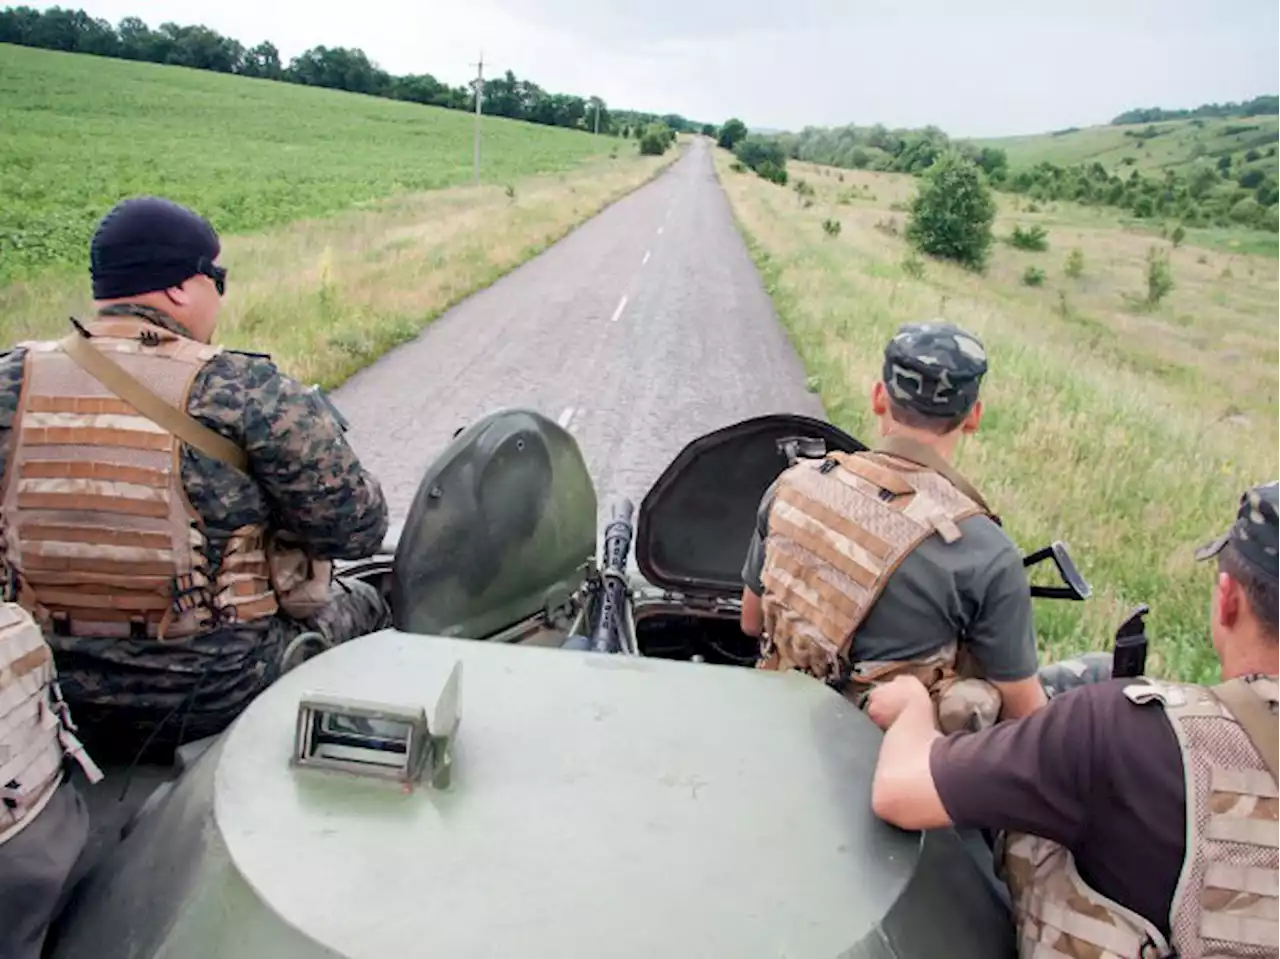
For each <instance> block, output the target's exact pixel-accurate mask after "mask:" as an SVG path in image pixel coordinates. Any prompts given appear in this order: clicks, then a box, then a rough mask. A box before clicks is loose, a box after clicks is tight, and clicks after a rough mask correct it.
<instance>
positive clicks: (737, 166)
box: [729, 160, 747, 173]
mask: <svg viewBox="0 0 1280 959" xmlns="http://www.w3.org/2000/svg"><path fill="white" fill-rule="evenodd" d="M729 169H730V170H732V171H733V172H734V173H746V172H747V165H746V164H745V163H743V162H742V161H741V160H734V161H733V162H732V163H730V164H729Z"/></svg>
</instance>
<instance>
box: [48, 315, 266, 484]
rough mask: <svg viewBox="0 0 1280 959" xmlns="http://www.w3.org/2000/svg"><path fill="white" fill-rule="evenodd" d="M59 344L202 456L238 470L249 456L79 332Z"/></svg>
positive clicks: (73, 357) (114, 389) (84, 367)
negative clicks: (169, 401)
mask: <svg viewBox="0 0 1280 959" xmlns="http://www.w3.org/2000/svg"><path fill="white" fill-rule="evenodd" d="M60 345H61V346H62V348H63V349H64V350H65V351H66V353H67V355H68V356H69V357H71V358H72V359H73V360H75V361H76V363H78V364H80V366H81V367H82V368H83V369H84V370H85V372H86V373H88V374H89V375H90V376H92V377H93V378H94V379H96V380H99V381H100V382H101V383H102V385H103V386H105V387H106V388H107V389H109V390H111V392H113V393H115V394H116V395H117V396H119V397H120V398H121V399H122V400H125V401H126V402H128V403H131V404H132V405H133V406H134V407H135V408H136V409H137V410H138V412H139V413H141V414H142V415H143V416H145V417H147V419H149V420H152V421H153V422H155V423H156V424H158V425H159V426H163V427H164V428H165V429H166V430H168V431H169V432H170V433H173V434H174V435H175V436H177V437H179V438H180V439H181V440H183V441H184V442H186V443H189V444H190V445H191V446H194V447H195V448H196V449H198V450H199V451H200V452H202V453H204V454H205V455H206V456H211V457H213V458H214V459H217V460H221V461H222V462H223V463H226V464H227V465H228V466H233V467H235V468H236V469H238V470H240V471H241V472H244V471H245V470H246V468H247V467H248V465H249V458H248V456H247V455H246V454H245V452H244V450H242V449H241V448H240V447H238V446H237V445H236V444H235V443H233V442H231V440H229V439H227V438H226V437H225V436H221V435H219V434H217V433H215V432H214V431H213V430H211V429H209V428H208V427H207V426H205V425H204V424H202V423H199V422H197V421H196V420H195V419H194V418H193V417H192V416H190V415H189V414H188V413H185V412H183V411H182V410H180V409H178V408H176V407H174V406H170V405H169V404H168V403H166V402H165V401H164V400H162V399H160V397H158V396H156V395H155V394H154V393H152V392H151V391H150V390H149V389H147V388H146V387H145V386H143V385H142V384H141V383H139V382H138V381H137V380H136V379H134V378H133V377H132V376H131V375H129V373H127V372H126V371H125V370H124V369H123V368H122V367H121V366H120V365H119V364H117V363H116V362H115V361H113V360H112V359H111V358H110V357H108V356H106V355H105V354H103V353H101V352H100V351H98V350H96V349H94V348H93V346H92V345H91V344H90V343H89V341H88V340H87V339H85V338H84V337H83V336H81V335H80V334H78V333H73V334H71V335H70V336H68V337H66V338H65V339H64V340H62V341H61V344H60Z"/></svg>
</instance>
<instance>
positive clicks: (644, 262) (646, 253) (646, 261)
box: [640, 250, 649, 266]
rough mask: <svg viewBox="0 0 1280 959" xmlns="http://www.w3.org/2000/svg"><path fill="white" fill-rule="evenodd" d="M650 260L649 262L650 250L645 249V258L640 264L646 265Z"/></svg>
mask: <svg viewBox="0 0 1280 959" xmlns="http://www.w3.org/2000/svg"><path fill="white" fill-rule="evenodd" d="M648 262H649V251H648V250H645V251H644V259H643V260H641V261H640V265H641V266H644V265H645V264H646V263H648Z"/></svg>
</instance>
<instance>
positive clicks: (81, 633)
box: [0, 196, 390, 778]
mask: <svg viewBox="0 0 1280 959" xmlns="http://www.w3.org/2000/svg"><path fill="white" fill-rule="evenodd" d="M221 252H222V248H221V244H220V242H219V239H218V234H217V232H216V231H215V230H214V228H213V226H212V225H211V224H210V223H209V222H208V221H207V220H206V219H205V218H203V217H202V216H200V215H199V214H197V213H195V212H193V211H191V210H189V209H187V208H186V207H184V206H181V205H179V204H177V203H174V202H172V201H170V200H166V199H161V198H158V197H150V196H146V197H134V198H130V199H126V200H124V201H123V202H121V203H119V204H117V205H116V206H115V207H114V208H113V209H112V210H111V211H110V212H108V213H107V214H106V216H105V217H104V218H103V219H102V221H101V223H100V224H99V225H98V228H97V231H96V232H95V233H94V235H93V239H92V242H91V244H90V249H89V259H90V275H91V278H92V282H93V298H94V304H95V306H96V308H97V313H96V316H95V317H94V318H93V319H92V320H88V321H86V322H84V323H83V324H81V323H79V322H76V323H75V330H74V332H72V334H71V335H70V336H68V337H67V338H66V339H64V340H62V341H59V342H51V343H38V344H36V343H29V344H23V345H21V346H20V347H19V348H17V349H15V350H14V351H13V352H11V353H9V354H7V355H4V356H0V474H2V475H3V488H2V489H0V495H2V496H3V497H4V499H3V502H4V505H5V509H4V511H3V514H2V521H0V537H2V542H3V543H5V544H7V551H6V552H5V553H3V555H0V562H2V563H3V569H0V588H2V589H3V590H4V592H3V596H0V598H2V599H10V600H14V601H17V602H19V603H21V604H22V605H23V606H24V607H26V608H28V609H30V610H31V611H32V613H33V615H35V616H36V617H37V619H38V620H39V621H40V622H41V625H42V627H43V629H44V633H45V635H46V636H47V637H48V640H49V643H50V645H51V646H52V647H53V650H54V655H55V660H56V663H57V667H58V674H59V679H60V681H61V686H62V692H63V695H64V697H65V699H66V700H67V702H68V704H69V705H70V707H71V709H72V711H73V715H74V717H75V720H76V723H77V724H78V725H79V727H80V731H81V734H82V739H83V741H84V743H85V746H86V747H87V748H88V749H89V751H90V754H91V755H92V756H93V757H94V758H95V759H96V760H98V761H99V762H100V763H102V764H104V765H106V764H109V763H113V762H116V761H120V762H126V763H127V762H129V761H131V760H132V759H133V758H134V757H135V756H136V755H137V754H138V752H139V750H140V748H141V747H142V746H143V744H144V743H145V742H147V740H148V739H149V738H150V739H151V747H150V751H149V752H148V754H147V757H148V758H149V757H151V756H152V755H154V756H155V757H156V758H161V759H163V758H165V757H167V756H168V755H170V754H171V752H172V749H173V747H174V746H176V745H178V744H179V743H180V742H189V741H192V740H195V739H200V738H203V737H205V736H209V735H211V734H214V733H217V732H220V731H221V730H222V729H223V728H225V727H226V726H227V725H228V724H229V723H230V722H231V721H232V720H233V719H234V718H235V717H236V716H237V715H238V714H239V713H240V711H241V710H243V709H244V708H245V707H246V706H247V705H248V704H249V702H250V701H251V700H252V699H253V697H254V696H256V695H257V693H258V692H260V691H261V690H262V689H263V688H264V687H265V686H267V685H268V684H269V683H270V682H272V681H273V680H274V679H275V678H276V677H277V676H278V675H279V674H280V672H281V671H282V669H285V668H288V666H290V665H292V662H285V661H284V657H283V654H284V651H285V650H286V649H287V648H289V647H290V644H291V642H292V640H293V639H294V638H296V637H297V636H299V635H300V634H301V633H303V632H313V633H318V634H319V636H320V641H319V642H311V643H306V644H303V645H302V646H301V647H300V648H303V649H304V650H305V651H309V652H314V651H315V649H316V648H317V647H319V646H323V645H332V644H336V643H340V642H345V641H346V640H349V639H352V638H354V637H356V636H359V635H363V634H364V633H368V632H373V631H375V630H377V629H380V628H382V627H384V626H386V625H389V622H390V614H389V611H388V610H387V608H386V606H385V604H384V602H383V600H382V598H381V596H380V595H379V594H378V592H377V591H376V590H375V589H373V588H372V587H367V588H362V587H363V584H360V583H352V584H346V585H345V586H344V587H339V586H337V585H336V584H333V583H331V581H330V577H331V571H332V564H331V561H332V560H335V559H339V558H342V559H359V558H364V557H367V556H371V555H372V554H374V553H375V552H377V551H378V550H379V549H380V548H381V545H382V540H383V537H384V536H385V534H386V531H387V524H388V517H387V504H386V500H385V498H384V496H383V493H382V489H381V487H380V485H379V483H378V481H377V480H376V479H375V478H374V477H373V476H372V475H371V474H370V473H368V472H367V471H366V470H365V469H364V468H363V467H362V465H361V464H360V461H359V459H358V458H357V457H356V454H355V452H354V451H353V450H352V449H351V446H350V445H349V444H348V443H347V440H346V438H345V437H344V435H343V427H342V425H341V424H340V422H339V421H338V420H337V418H336V417H335V416H334V415H333V413H332V412H331V411H330V409H329V407H328V405H327V403H326V402H325V401H324V400H323V398H321V397H319V396H318V395H316V394H315V393H314V392H313V391H311V390H309V389H307V388H305V387H303V386H302V385H301V384H300V383H298V382H297V381H296V380H294V379H293V378H291V377H289V376H286V375H285V374H283V373H281V372H280V370H278V369H277V368H276V366H275V364H274V363H272V362H271V359H270V357H268V356H266V355H264V354H259V353H246V352H239V351H235V350H229V349H225V348H221V347H217V346H213V345H211V344H212V340H213V336H214V332H215V329H216V326H217V318H218V311H219V309H220V307H221V303H222V296H223V294H224V293H225V292H226V278H227V271H226V269H225V268H224V267H222V266H221V265H220V264H219V262H218V260H219V257H220V255H221ZM104 359H105V360H109V361H110V363H112V364H114V366H115V367H116V370H115V372H112V371H111V370H104V369H103V368H102V367H103V361H104ZM121 370H123V373H124V374H126V377H125V378H126V379H128V380H131V381H132V382H133V384H134V388H126V387H127V386H128V384H122V383H121V380H120V378H119V373H120V371H121ZM139 384H141V385H142V386H143V387H145V389H146V390H147V391H148V392H150V393H151V394H154V395H153V396H152V397H151V400H147V399H146V398H145V397H139V395H138V394H137V392H136V389H135V388H136V386H137V385H139ZM157 397H158V398H159V399H160V400H161V401H163V403H162V404H161V405H163V406H165V407H168V408H169V409H168V411H167V412H166V411H165V410H158V409H157V408H155V407H154V406H153V405H152V403H151V401H152V400H155V399H156V398H157ZM183 414H186V415H185V416H184V415H183ZM294 645H298V644H294ZM291 655H292V654H291ZM153 734H154V736H153ZM108 778H111V772H110V770H108Z"/></svg>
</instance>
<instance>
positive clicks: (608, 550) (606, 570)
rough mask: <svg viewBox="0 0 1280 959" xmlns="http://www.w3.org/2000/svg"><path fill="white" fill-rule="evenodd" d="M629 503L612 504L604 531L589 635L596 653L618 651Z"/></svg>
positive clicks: (629, 530)
mask: <svg viewBox="0 0 1280 959" xmlns="http://www.w3.org/2000/svg"><path fill="white" fill-rule="evenodd" d="M633 511H634V507H633V506H632V504H631V500H629V499H622V500H619V501H618V502H616V503H614V504H613V510H612V518H611V519H610V521H609V525H608V526H606V527H605V531H604V548H603V550H602V553H603V556H602V560H603V561H602V562H601V564H600V579H601V583H602V586H601V591H600V617H599V619H597V620H596V628H595V631H594V632H593V633H592V634H591V648H592V649H593V650H594V651H595V652H597V653H616V652H618V651H619V650H621V648H622V641H621V639H620V638H619V632H620V629H619V625H620V624H619V617H620V616H621V615H622V612H623V610H624V609H625V608H626V600H627V554H628V553H629V552H630V551H631V536H632V533H633V530H632V526H631V514H632V512H633Z"/></svg>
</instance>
